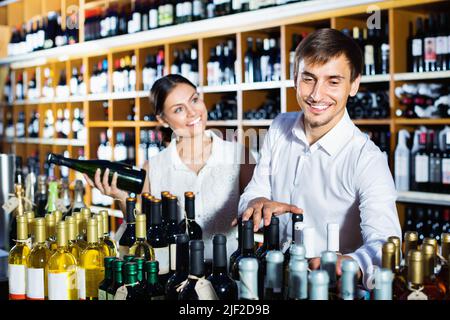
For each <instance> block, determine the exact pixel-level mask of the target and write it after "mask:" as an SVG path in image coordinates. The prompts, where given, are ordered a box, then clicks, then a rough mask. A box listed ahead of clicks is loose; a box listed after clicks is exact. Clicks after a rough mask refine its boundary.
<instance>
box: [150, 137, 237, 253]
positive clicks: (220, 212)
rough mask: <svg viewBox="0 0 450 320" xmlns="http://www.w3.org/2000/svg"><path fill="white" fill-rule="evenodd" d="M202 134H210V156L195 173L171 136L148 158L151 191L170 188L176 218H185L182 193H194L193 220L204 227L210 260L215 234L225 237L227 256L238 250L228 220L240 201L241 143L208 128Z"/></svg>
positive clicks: (206, 248) (157, 191) (158, 191)
mask: <svg viewBox="0 0 450 320" xmlns="http://www.w3.org/2000/svg"><path fill="white" fill-rule="evenodd" d="M205 134H206V135H208V136H209V137H212V148H211V155H210V157H209V159H208V160H207V161H206V164H205V165H204V167H203V168H202V169H201V170H200V172H199V173H198V175H197V174H196V173H195V172H193V171H192V170H191V169H190V168H189V167H187V166H186V164H184V163H183V161H182V160H181V159H180V156H179V154H178V151H177V147H176V140H175V139H172V141H171V142H170V144H169V146H168V147H167V148H166V149H164V150H163V151H161V152H160V153H159V154H157V155H155V156H153V157H151V158H150V159H149V170H148V172H149V178H150V190H151V194H152V195H154V196H156V197H158V198H159V197H160V194H161V192H162V191H169V192H170V193H171V194H173V195H176V196H177V197H178V208H179V211H178V219H179V221H181V220H182V219H184V215H185V211H184V193H185V192H186V191H192V192H194V193H195V221H196V222H197V223H198V224H199V225H200V226H201V228H202V230H203V241H204V244H205V259H212V256H213V249H212V248H213V246H212V237H213V235H214V234H218V233H220V234H223V235H225V236H226V237H227V255H228V256H229V255H230V254H231V253H232V252H234V251H235V250H236V249H237V246H238V242H237V240H236V232H235V228H232V227H231V222H232V221H233V219H234V218H236V217H237V210H238V204H239V196H240V192H239V171H240V158H241V155H243V153H242V150H243V148H242V146H240V145H239V144H238V143H237V142H229V141H225V140H223V139H222V138H220V137H219V136H217V135H216V134H215V133H213V132H212V131H211V130H206V131H205Z"/></svg>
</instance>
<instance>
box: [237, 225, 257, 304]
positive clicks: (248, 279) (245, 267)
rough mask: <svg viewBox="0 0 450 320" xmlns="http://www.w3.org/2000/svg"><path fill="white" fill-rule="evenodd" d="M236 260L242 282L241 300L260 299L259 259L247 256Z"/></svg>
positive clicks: (240, 286)
mask: <svg viewBox="0 0 450 320" xmlns="http://www.w3.org/2000/svg"><path fill="white" fill-rule="evenodd" d="M244 232H245V231H244ZM236 262H237V263H238V270H239V271H238V274H239V279H240V282H241V284H239V300H258V291H259V289H258V268H259V262H258V260H257V259H256V258H254V257H250V256H247V257H243V258H242V259H239V261H238V260H236Z"/></svg>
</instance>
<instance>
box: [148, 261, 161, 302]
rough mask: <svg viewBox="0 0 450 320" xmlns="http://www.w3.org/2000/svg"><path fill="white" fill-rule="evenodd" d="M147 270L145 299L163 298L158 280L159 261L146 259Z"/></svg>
mask: <svg viewBox="0 0 450 320" xmlns="http://www.w3.org/2000/svg"><path fill="white" fill-rule="evenodd" d="M145 270H146V272H147V285H146V289H145V294H144V299H145V300H165V297H164V287H163V286H162V285H161V283H160V282H159V281H158V273H159V263H158V261H147V262H146V263H145Z"/></svg>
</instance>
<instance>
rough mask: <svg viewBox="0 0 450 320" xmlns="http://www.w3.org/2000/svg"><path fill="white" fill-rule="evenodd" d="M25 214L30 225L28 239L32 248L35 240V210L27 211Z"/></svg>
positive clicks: (28, 243) (28, 244)
mask: <svg viewBox="0 0 450 320" xmlns="http://www.w3.org/2000/svg"><path fill="white" fill-rule="evenodd" d="M25 216H26V217H27V225H28V239H27V242H26V243H27V246H28V247H29V248H30V250H31V249H32V248H33V242H34V230H33V223H34V218H35V215H34V211H26V212H25Z"/></svg>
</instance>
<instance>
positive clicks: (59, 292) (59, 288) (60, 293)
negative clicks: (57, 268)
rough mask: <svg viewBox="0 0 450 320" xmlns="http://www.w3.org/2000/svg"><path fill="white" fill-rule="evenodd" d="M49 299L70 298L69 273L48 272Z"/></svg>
mask: <svg viewBox="0 0 450 320" xmlns="http://www.w3.org/2000/svg"><path fill="white" fill-rule="evenodd" d="M48 299H49V300H69V273H68V272H60V273H52V272H49V273H48Z"/></svg>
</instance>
